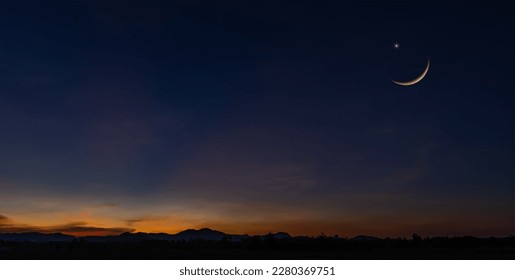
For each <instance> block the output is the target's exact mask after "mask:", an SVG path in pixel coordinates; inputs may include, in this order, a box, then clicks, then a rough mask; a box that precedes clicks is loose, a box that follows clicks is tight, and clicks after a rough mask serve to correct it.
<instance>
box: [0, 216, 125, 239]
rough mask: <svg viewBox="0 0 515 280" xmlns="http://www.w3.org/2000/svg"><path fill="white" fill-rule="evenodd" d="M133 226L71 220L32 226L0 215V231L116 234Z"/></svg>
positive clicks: (76, 234) (77, 234) (78, 234)
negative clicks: (104, 225) (56, 223)
mask: <svg viewBox="0 0 515 280" xmlns="http://www.w3.org/2000/svg"><path fill="white" fill-rule="evenodd" d="M132 231H134V229H133V228H124V227H97V226H92V225H90V224H88V223H86V222H73V223H67V224H62V225H55V226H34V225H27V224H23V223H16V222H15V221H13V220H12V219H10V218H8V217H6V216H4V215H0V233H20V232H40V233H58V232H60V233H64V234H69V235H73V236H90V235H118V234H121V233H124V232H132Z"/></svg>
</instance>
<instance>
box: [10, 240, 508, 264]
mask: <svg viewBox="0 0 515 280" xmlns="http://www.w3.org/2000/svg"><path fill="white" fill-rule="evenodd" d="M0 259H37V260H39V259H95V260H105V259H131V260H141V259H151V260H159V259H515V237H513V236H512V237H506V238H487V239H480V238H474V237H456V238H446V237H444V238H425V239H422V238H414V239H375V240H366V239H364V240H360V239H344V238H332V237H318V238H306V237H294V238H284V239H274V238H248V239H245V240H242V241H238V242H235V241H230V240H225V239H224V240H218V241H209V240H190V241H164V240H143V241H142V240H137V241H123V242H91V241H86V240H84V239H80V238H79V239H75V240H73V241H66V242H61V241H53V242H28V241H0Z"/></svg>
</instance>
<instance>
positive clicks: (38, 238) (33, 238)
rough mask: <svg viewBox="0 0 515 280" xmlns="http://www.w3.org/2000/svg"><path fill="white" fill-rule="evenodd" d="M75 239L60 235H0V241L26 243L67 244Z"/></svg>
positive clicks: (37, 233) (29, 233)
mask: <svg viewBox="0 0 515 280" xmlns="http://www.w3.org/2000/svg"><path fill="white" fill-rule="evenodd" d="M74 239H75V236H71V235H66V234H62V233H39V232H23V233H0V240H4V241H26V242H68V241H72V240H74Z"/></svg>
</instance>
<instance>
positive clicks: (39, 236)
mask: <svg viewBox="0 0 515 280" xmlns="http://www.w3.org/2000/svg"><path fill="white" fill-rule="evenodd" d="M251 237H258V238H276V239H282V238H291V235H290V234H288V233H285V232H278V233H269V234H266V235H262V236H260V235H256V236H250V235H248V234H227V233H224V232H221V231H218V230H213V229H209V228H202V229H198V230H197V229H187V230H184V231H181V232H179V233H176V234H168V233H145V232H137V233H130V232H125V233H122V234H120V235H110V236H86V237H75V236H72V235H66V234H62V233H51V234H48V233H38V232H28V233H0V240H4V241H27V242H69V241H73V240H75V239H79V240H84V241H90V242H139V241H147V240H164V241H193V240H209V241H220V240H223V239H225V240H229V241H235V242H237V241H241V240H244V239H247V238H251Z"/></svg>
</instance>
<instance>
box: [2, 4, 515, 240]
mask: <svg viewBox="0 0 515 280" xmlns="http://www.w3.org/2000/svg"><path fill="white" fill-rule="evenodd" d="M9 2H11V3H9ZM126 2H127V1H121V2H112V1H110V2H109V3H106V1H98V2H81V1H62V2H59V1H54V2H48V3H42V2H41V1H34V2H23V3H15V1H3V2H1V4H0V232H22V231H42V232H64V233H68V234H73V235H102V234H118V233H121V232H124V231H144V232H169V233H175V232H178V231H181V230H183V229H186V228H201V227H210V228H214V229H218V230H221V231H225V232H229V233H250V234H261V233H268V232H270V231H274V232H275V231H287V232H289V233H291V234H293V235H318V234H320V233H321V232H324V233H325V234H339V235H341V236H353V235H357V234H369V235H376V236H409V235H411V234H412V233H418V234H420V235H423V236H428V235H478V236H490V235H494V236H503V235H509V234H514V233H515V113H514V112H515V97H514V93H515V67H514V66H515V54H514V51H513V50H515V38H514V36H513V34H515V30H514V29H515V28H514V26H515V6H514V4H513V3H509V2H504V3H502V2H499V3H496V2H491V1H487V2H477V3H466V2H461V3H460V2H453V3H448V2H441V3H440V2H437V3H427V2H426V3H404V2H386V1H380V2H377V1H376V2H357V1H356V2H341V1H315V0H311V1H167V2H164V1H163V2H148V1H144V2H140V3H139V4H129V3H126ZM394 43H399V44H400V48H398V49H395V48H394V47H393V45H394ZM428 58H430V59H431V68H430V70H429V72H428V74H427V76H426V77H425V78H424V79H423V80H422V81H421V82H420V83H418V84H416V85H414V86H408V87H403V86H399V85H396V84H394V83H392V82H391V80H392V79H394V80H400V81H407V80H410V79H413V78H415V77H416V76H418V75H419V74H420V73H421V72H422V71H423V69H424V67H425V65H426V63H427V59H428Z"/></svg>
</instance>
